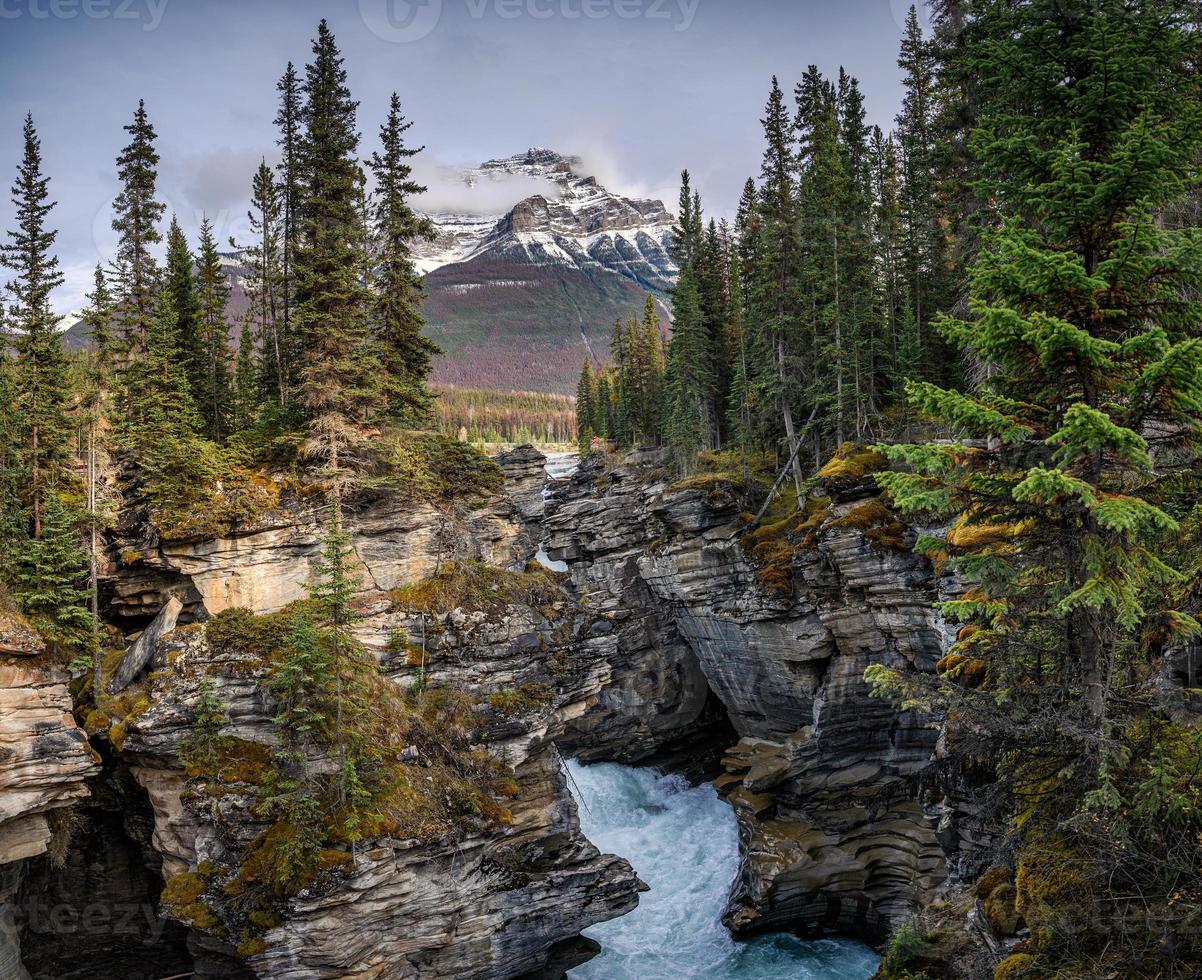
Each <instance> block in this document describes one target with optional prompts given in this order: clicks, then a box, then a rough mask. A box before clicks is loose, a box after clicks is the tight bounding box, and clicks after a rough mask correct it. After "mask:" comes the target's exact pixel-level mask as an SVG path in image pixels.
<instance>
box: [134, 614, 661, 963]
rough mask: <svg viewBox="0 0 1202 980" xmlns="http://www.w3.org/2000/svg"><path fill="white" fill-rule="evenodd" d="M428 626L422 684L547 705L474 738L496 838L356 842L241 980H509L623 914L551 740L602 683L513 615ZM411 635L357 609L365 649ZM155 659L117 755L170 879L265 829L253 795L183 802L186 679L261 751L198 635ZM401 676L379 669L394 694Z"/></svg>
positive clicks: (235, 668) (232, 788) (402, 623)
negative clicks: (502, 774)
mask: <svg viewBox="0 0 1202 980" xmlns="http://www.w3.org/2000/svg"><path fill="white" fill-rule="evenodd" d="M443 625H444V631H440V632H439V633H438V640H437V642H433V643H431V644H430V646H429V650H428V653H427V655H428V657H429V663H428V665H427V666H426V667H425V668H424V669H425V674H426V681H427V683H433V684H437V683H438V682H439V681H440V680H441V679H444V678H445V679H447V680H448V681H451V682H453V683H454V684H455V686H456V688H457V689H458V690H461V691H464V692H466V693H468V694H471V695H474V696H477V697H481V698H486V697H487V696H488V695H489V694H490V693H491V694H496V693H498V692H502V691H511V690H514V689H515V687H516V688H521V686H522V685H529V684H544V685H546V690H547V691H548V692H549V693H548V694H546V696H545V699H540V701H541V703H540V704H538V705H537V706H527V707H524V709H523V711H522V712H521V714H519V715H515V716H512V717H510V716H507V715H505V716H497V717H494V718H493V720H492V722H491V723H490V725H489V728H488V730H487V735H486V737H487V744H488V746H489V748H490V751H492V752H494V753H495V754H497V755H499V756H500V757H503V758H504V759H506V761H507V762H508V764H509V765H511V766H512V767H513V769H514V781H515V785H516V788H515V792H514V797H513V799H512V801H509V803H508V806H509V810H510V813H511V816H512V825H511V826H508V827H506V828H504V829H498V830H493V831H485V832H479V833H473V834H469V835H467V836H466V837H464V838H462V839H453V840H448V841H447V842H445V843H441V844H439V843H435V844H427V843H422V842H420V841H418V840H416V839H401V838H382V839H377V840H372V841H370V842H365V844H363V845H360V846H359V847H358V848H357V849H356V850H355V853H354V857H353V863H352V865H351V866H350V868H349V870H348V873H347V874H346V875H344V876H339V877H338V878H337V879H334V880H328V881H325V882H323V883H320V884H316V885H314V886H313V887H311V888H306V889H305V890H303V891H302V892H301V893H300V894H299V895H298V896H297V897H295V898H293V899H291V900H289V901H288V903H287V911H286V914H285V915H284V916H283V921H282V923H281V924H280V925H279V926H278V927H276V928H273V929H271V930H269V931H268V932H267V933H266V934H265V935H264V936H263V941H264V943H265V947H264V948H263V950H262V951H261V952H258V953H256V954H255V955H253V956H252V957H251V958H250V960H249V966H250V968H251V969H252V970H253V972H254V973H255V975H257V976H263V977H273V978H276V977H280V978H296V980H300V978H313V977H329V978H334V977H346V976H362V977H381V978H382V977H410V976H421V977H460V976H478V977H496V978H506V977H514V976H518V975H521V974H524V973H528V972H537V971H539V970H542V969H543V968H545V966H546V964H547V963H548V960H550V959H552V958H554V957H556V956H558V955H561V953H562V951H563V950H564V948H565V947H571V946H572V944H574V943H575V942H576V941H577V940H578V937H579V933H580V931H581V930H582V929H584V928H586V927H587V926H588V925H590V924H592V923H594V922H598V921H601V920H604V919H608V918H611V917H613V916H614V915H620V914H622V913H624V912H626V911H628V910H629V909H630V908H632V907H633V906H634V905H635V903H636V901H637V898H636V890H635V885H636V880H635V878H634V873H633V872H632V871H631V869H630V866H629V865H628V864H627V863H626V862H625V861H624V860H622V859H621V858H618V857H614V856H612V855H601V854H599V853H598V852H597V850H596V848H594V847H592V845H591V844H589V842H588V841H587V840H586V839H585V838H584V837H583V836H582V835H581V833H580V830H579V823H578V821H577V818H576V811H575V806H574V804H573V803H572V802H571V798H570V796H569V794H568V792H567V786H566V780H565V776H564V775H563V772H562V770H561V762H560V758H559V755H558V753H557V752H556V750H555V746H554V744H553V741H552V740H553V738H554V737H555V736H556V735H557V734H558V733H559V731H560V730H562V726H563V724H564V721H565V719H566V718H567V717H570V716H571V715H572V714H573V713H574V712H575V711H576V710H578V708H577V706H578V704H579V700H580V699H585V698H587V697H589V696H591V695H595V693H596V691H597V690H599V689H600V687H601V686H602V684H603V683H604V682H605V679H606V665H605V664H604V662H603V661H601V660H600V659H599V658H597V657H591V658H590V657H587V656H585V657H581V656H578V655H569V654H567V653H566V652H565V651H564V649H563V648H562V646H557V645H556V644H555V640H554V635H553V634H554V630H555V627H554V624H553V623H552V622H551V621H549V620H547V619H546V618H545V617H543V616H542V615H541V614H540V613H538V612H537V611H536V610H533V609H529V608H521V607H512V608H511V609H510V610H509V611H508V612H507V613H506V614H505V615H504V616H502V617H499V618H492V619H489V618H487V617H483V616H481V617H479V618H478V619H475V620H473V618H471V617H456V621H450V620H449V621H448V622H446V623H445V624H443ZM411 627H412V622H411V621H410V620H409V618H408V617H407V616H405V615H404V614H400V613H395V612H392V611H391V610H389V609H387V607H386V605H385V606H381V607H380V608H379V609H378V610H375V609H372V608H371V607H370V606H369V607H367V608H366V609H365V611H364V615H363V618H362V619H361V620H360V624H359V631H360V633H361V635H362V636H363V637H364V639H365V640H366V641H367V642H368V644H369V645H370V646H372V647H377V648H378V647H380V646H382V645H383V644H382V642H381V641H382V638H383V637H384V636H387V635H394V634H395V633H396V631H397V630H398V629H401V630H405V629H410V628H411ZM414 633H416V631H413V633H411V634H410V635H413V634H414ZM159 658H160V661H161V662H164V663H165V662H166V660H168V659H169V660H170V662H171V670H170V671H169V672H164V676H163V677H162V678H161V679H159V680H157V681H156V682H155V684H154V687H153V688H152V691H151V702H152V706H151V707H150V708H149V709H148V710H146V711H145V712H144V713H142V714H141V715H140V716H139V717H138V718H137V719H136V721H134V722H132V723H131V724H130V726H129V733H128V735H127V738H126V741H125V745H124V748H123V751H122V756H123V758H125V759H126V760H127V761H129V762H130V763H131V764H132V765H133V773H134V775H135V777H136V778H137V779H138V781H139V782H140V783H141V784H142V785H143V787H144V788H145V790H146V792H147V794H148V796H149V799H150V802H151V804H152V806H153V809H154V813H155V831H154V835H155V836H154V842H155V846H156V849H157V850H158V851H159V853H160V854H161V855H162V858H163V862H164V874H165V876H170V875H171V874H172V873H178V872H180V871H189V872H195V871H196V869H197V868H198V867H200V866H201V865H202V864H203V863H205V862H212V863H217V864H219V863H222V862H227V861H228V858H229V856H230V855H231V854H232V853H235V852H237V851H238V850H239V849H241V848H244V847H246V846H247V845H248V844H249V843H250V842H251V840H253V838H254V837H256V836H257V835H258V834H259V833H260V832H262V831H263V830H264V829H265V825H264V824H263V822H262V821H261V820H260V819H258V818H257V817H256V816H255V814H254V812H253V806H254V800H255V794H254V788H253V787H250V786H239V785H234V784H231V785H227V786H225V787H223V791H222V794H221V795H220V797H217V798H209V797H206V796H204V795H203V794H202V795H200V796H198V795H197V794H196V793H195V792H193V793H191V794H189V793H188V792H187V791H188V783H187V781H186V780H185V778H184V774H183V772H182V767H181V763H180V761H179V757H178V746H179V745H180V743H181V742H183V741H184V740H186V739H187V737H188V736H189V734H190V731H191V720H192V716H193V713H194V712H193V710H192V707H191V706H192V705H194V704H195V702H196V700H197V698H198V697H199V683H200V680H199V679H200V678H201V677H203V676H208V677H209V678H211V679H212V680H214V682H215V684H216V692H217V695H218V697H219V698H220V699H221V700H222V701H223V703H224V704H225V705H226V706H227V711H228V714H229V717H230V721H231V724H230V725H229V726H228V728H227V729H226V730H225V731H226V733H228V734H230V735H232V736H233V737H236V738H239V739H243V740H246V741H249V742H256V743H259V744H264V745H269V744H271V743H272V741H273V738H274V735H273V730H272V726H271V723H270V717H271V715H272V713H273V709H272V704H271V701H270V697H269V695H267V694H266V693H265V685H264V684H263V683H262V677H261V676H260V675H261V673H262V670H263V668H262V665H261V664H259V663H257V662H256V661H255V660H254V659H253V658H249V659H248V658H244V657H241V656H237V655H229V654H220V653H214V651H212V650H211V649H210V647H209V645H208V643H207V641H206V639H205V636H204V630H203V629H201V630H197V629H195V628H193V629H191V630H187V631H184V632H183V633H182V634H181V633H179V632H177V633H176V634H175V635H174V636H170V637H168V638H167V639H166V640H164V642H163V643H162V644H161V646H160V650H159ZM552 662H554V663H555V664H556V665H557V670H558V675H557V676H556V675H553V674H552V673H551V671H550V668H549V666H548V665H549V664H551V663H552ZM417 670H418V668H417V667H415V666H408V665H406V664H405V663H404V662H402V663H394V664H390V665H388V671H389V674H390V675H391V676H393V677H394V679H395V680H396V682H397V683H401V684H406V683H411V682H412V681H413V679H414V675H415V674H416V671H417ZM552 683H554V685H555V686H552ZM418 764H420V763H418ZM221 896H222V891H221V889H220V888H214V889H210V891H209V893H208V898H207V899H206V901H208V903H209V907H210V908H211V910H212V912H213V913H214V914H215V915H217V916H218V917H219V918H224V917H225V916H226V914H227V913H228V912H229V910H228V909H226V908H225V907H223V905H222V904H221V902H222V898H221ZM217 975H219V974H217Z"/></svg>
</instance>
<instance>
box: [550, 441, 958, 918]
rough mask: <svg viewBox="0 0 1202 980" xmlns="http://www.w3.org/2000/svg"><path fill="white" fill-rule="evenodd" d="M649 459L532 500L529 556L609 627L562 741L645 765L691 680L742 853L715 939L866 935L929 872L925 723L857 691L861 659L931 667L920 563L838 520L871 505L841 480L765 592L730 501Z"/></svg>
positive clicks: (927, 889) (937, 634) (932, 639)
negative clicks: (729, 731) (705, 710)
mask: <svg viewBox="0 0 1202 980" xmlns="http://www.w3.org/2000/svg"><path fill="white" fill-rule="evenodd" d="M662 462H663V461H662V459H660V458H657V457H656V456H655V455H654V454H646V453H644V454H633V455H631V456H630V457H628V458H627V459H626V460H625V461H623V462H621V463H619V464H617V465H612V464H610V465H603V464H599V463H591V464H589V465H586V466H585V467H582V468H581V470H579V471H578V472H577V473H576V474H575V476H574V477H573V478H572V479H571V480H570V481H568V482H566V483H564V484H562V485H560V486H559V487H558V488H557V489H556V491H555V492H554V493H553V494H552V498H551V501H550V505H549V508H548V515H547V518H546V526H547V532H548V541H547V550H548V553H549V554H550V555H551V556H552V557H554V558H561V559H563V560H564V561H566V562H567V563H568V565H569V568H570V572H571V576H572V581H573V582H574V583H575V585H576V587H577V588H578V589H580V590H581V591H582V592H583V593H586V594H587V595H588V597H589V601H590V602H591V603H593V604H595V606H596V607H597V608H599V609H613V610H621V615H622V616H623V617H624V622H622V623H621V624H620V625H619V626H618V630H617V638H616V646H617V650H616V651H615V656H614V658H613V662H614V679H613V682H612V683H611V685H610V687H609V688H608V689H607V690H606V691H605V692H603V694H602V696H601V699H600V700H599V702H598V704H597V705H596V706H595V707H594V708H592V709H591V710H590V711H589V712H588V713H587V714H586V715H585V716H584V717H583V718H582V719H581V720H580V721H578V722H577V723H576V724H575V725H574V726H573V727H572V729H571V730H570V731H569V733H568V739H569V741H571V742H573V743H576V744H580V745H581V746H583V747H584V749H585V753H586V754H587V755H591V756H593V757H598V758H601V757H608V758H619V759H623V758H628V759H637V758H640V757H642V756H644V755H648V754H650V752H651V750H652V749H653V747H654V746H655V745H657V744H660V743H662V742H664V741H666V740H670V739H671V738H673V737H674V736H678V735H679V734H680V733H682V732H684V731H687V730H688V729H689V727H690V725H692V724H693V723H694V722H695V720H696V718H697V714H698V712H699V710H700V706H701V704H702V703H703V701H704V691H705V689H706V688H707V686H708V687H709V688H710V689H712V690H713V692H714V693H715V694H716V695H717V696H718V698H720V700H721V702H722V705H723V706H724V707H725V710H726V712H727V714H728V715H729V718H730V721H731V723H732V724H733V726H734V728H735V730H736V732H737V736H738V742H737V744H735V745H734V746H733V747H732V748H731V749H730V750H729V751H728V752H727V754H726V756H725V759H724V766H725V770H726V772H725V775H723V776H722V777H721V778H720V779H719V782H718V785H719V787H720V788H721V790H722V791H723V792H724V793H725V794H726V795H727V796H728V797H729V799H730V801H731V804H732V805H733V806H734V808H735V812H736V814H737V815H738V819H739V826H740V833H741V839H742V850H743V862H742V868H741V870H740V875H739V880H738V882H737V884H736V887H735V890H734V894H733V896H732V901H731V906H730V909H729V911H728V914H727V920H728V924H729V926H730V927H731V929H732V930H733V931H734V932H735V933H736V934H743V935H746V934H751V933H754V932H757V931H762V930H765V929H802V930H806V931H810V932H815V933H821V932H827V931H829V932H842V933H845V934H853V935H860V936H863V937H865V938H868V939H870V940H873V941H879V940H881V939H882V938H883V936H884V934H885V933H886V932H887V930H888V927H889V926H890V925H891V924H894V923H896V922H898V921H900V920H902V919H904V918H905V917H907V916H908V915H909V914H910V913H911V911H912V910H913V909H914V908H916V907H918V906H921V905H922V904H924V903H925V902H927V901H928V900H929V899H930V898H931V896H932V895H933V894H934V892H935V889H936V888H937V886H938V885H939V884H940V883H941V882H942V881H943V880H944V878H945V877H946V875H947V870H946V861H945V856H944V853H943V850H942V848H941V847H940V843H939V839H938V836H937V817H935V816H934V815H933V814H928V813H927V812H925V811H924V808H923V807H922V805H921V804H920V803H919V802H918V799H917V793H916V786H915V776H916V774H917V773H918V772H919V771H920V770H922V769H923V768H924V767H925V766H926V765H927V764H928V762H929V760H930V759H931V756H932V752H933V751H934V749H935V745H936V740H937V737H938V731H937V728H936V726H935V725H933V724H932V722H931V720H930V719H928V718H924V717H921V716H918V715H916V714H913V713H909V712H899V711H898V710H897V709H896V708H895V707H894V705H892V704H891V703H889V702H887V701H883V700H880V699H877V698H873V697H871V696H870V693H869V688H868V686H867V684H866V683H865V682H864V679H863V675H864V670H865V668H866V667H868V666H869V665H870V664H873V663H883V664H886V665H889V666H892V667H899V668H902V669H904V670H911V671H931V670H933V669H934V666H935V663H936V661H937V659H938V658H939V656H940V655H941V652H942V651H943V649H944V645H945V637H944V635H943V627H942V624H941V622H940V620H939V617H938V615H937V613H936V612H935V611H934V609H933V602H934V600H935V599H936V595H935V583H934V581H933V576H932V573H931V570H930V567H929V566H928V565H926V564H925V563H924V562H923V561H922V560H921V559H919V558H917V557H915V556H914V555H912V554H911V553H910V552H909V550H908V549H906V548H905V547H900V548H898V547H882V546H880V545H879V544H878V543H877V542H876V541H874V540H873V539H872V538H871V537H870V536H869V535H868V534H866V533H865V531H864V529H863V528H859V527H857V526H856V524H857V522H856V521H846V522H843V521H840V517H841V516H843V515H846V514H848V513H850V512H851V511H852V510H854V509H855V508H856V507H857V506H860V505H862V503H863V501H864V499H865V498H866V497H869V496H871V495H872V494H874V493H875V491H874V490H873V489H872V488H871V487H870V486H861V487H858V488H857V487H853V488H847V489H846V491H845V492H844V493H843V494H842V495H839V494H836V495H835V497H834V500H833V503H832V506H831V509H830V511H829V513H828V514H827V515H826V517H825V519H824V522H823V525H822V530H821V531H820V533H817V534H815V535H814V536H813V540H812V542H811V543H810V545H809V546H808V547H800V548H797V549H796V553H795V555H793V557H792V558H791V559H790V561H791V568H790V569H789V574H790V578H791V585H790V587H789V588H787V589H783V590H782V589H779V588H768V587H766V586H765V585H764V584H763V582H761V581H760V579H761V578H762V576H759V575H758V574H757V572H758V569H757V567H756V565H755V564H754V563H753V562H752V561H751V560H750V559H749V557H748V555H747V554H746V553H745V551H744V547H743V545H742V544H741V543H740V536H741V525H740V523H739V517H738V508H737V506H736V501H735V500H734V499H733V495H732V494H730V493H725V492H723V490H722V488H721V487H717V488H715V487H708V488H706V487H701V488H696V489H681V490H674V489H673V488H672V487H671V486H670V484H669V482H668V479H667V477H666V476H665V475H664V473H665V470H664V468H663V467H662ZM840 525H844V526H840Z"/></svg>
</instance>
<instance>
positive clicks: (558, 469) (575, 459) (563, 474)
mask: <svg viewBox="0 0 1202 980" xmlns="http://www.w3.org/2000/svg"><path fill="white" fill-rule="evenodd" d="M579 465H580V454H579V453H548V454H547V462H546V463H545V464H544V466H543V469H545V470H546V471H547V476H549V477H550V478H551V479H552V480H563V479H565V478H567V477H569V476H571V475H572V473H573V471H575V469H576V467H577V466H579ZM547 489H549V488H544V489H543V497H544V499H545V498H546V496H547ZM534 560H535V561H537V562H538V563H539V564H540V565H542V566H543V567H544V568H549V569H551V571H553V572H566V571H567V570H568V563H567V562H566V561H557V560H555V559H554V558H552V557H551V556H550V555H548V554H547V550H546V548H544V547H543V545H542V544H541V543H540V544H539V546H538V551H537V552H535V554H534Z"/></svg>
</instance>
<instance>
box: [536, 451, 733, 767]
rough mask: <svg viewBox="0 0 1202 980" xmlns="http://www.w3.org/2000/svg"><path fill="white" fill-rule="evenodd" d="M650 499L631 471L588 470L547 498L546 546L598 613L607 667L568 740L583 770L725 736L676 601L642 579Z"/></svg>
mask: <svg viewBox="0 0 1202 980" xmlns="http://www.w3.org/2000/svg"><path fill="white" fill-rule="evenodd" d="M634 466H637V463H636V464H634ZM647 501H648V488H647V487H646V486H645V485H644V483H643V482H642V481H641V480H640V479H639V478H638V476H637V475H635V470H634V469H627V470H617V471H606V472H601V471H599V470H597V469H595V468H593V467H589V466H586V467H584V468H582V469H581V470H579V471H578V472H577V474H576V475H575V476H574V477H573V478H572V479H570V480H568V481H563V482H560V483H558V484H557V485H555V486H554V487H553V488H552V489H551V491H550V493H549V499H548V505H547V513H546V517H545V518H544V533H545V535H546V538H545V544H544V547H545V548H546V551H547V554H548V555H549V556H550V557H551V558H552V559H555V560H559V561H564V562H566V563H567V565H568V568H569V570H570V573H571V577H572V584H573V586H574V587H575V589H576V590H577V592H578V593H579V595H580V596H581V597H582V601H583V602H585V603H586V604H587V606H588V608H589V609H592V610H595V611H596V612H598V613H600V614H602V618H601V619H599V620H598V621H597V622H596V623H595V624H594V626H593V627H592V629H593V631H594V634H595V638H596V642H597V643H598V644H599V645H600V646H601V647H602V648H603V649H604V651H605V655H606V657H607V659H608V661H609V662H610V663H611V664H612V665H613V676H612V678H611V680H610V683H609V685H608V686H607V687H606V688H605V689H604V690H603V691H602V692H601V696H600V698H599V699H598V701H597V703H596V704H595V705H594V706H593V707H592V708H590V709H589V711H588V712H587V713H586V714H585V715H584V716H583V717H582V718H580V719H579V720H578V721H576V722H575V723H574V724H573V725H572V726H571V727H570V728H569V730H568V732H567V734H566V736H565V744H566V745H567V746H569V747H570V750H571V752H572V754H573V755H575V756H577V757H578V758H580V759H581V760H582V761H585V762H591V761H600V760H604V759H613V760H616V761H619V762H628V763H637V762H647V761H654V762H668V763H669V764H670V763H671V762H673V761H677V760H680V759H682V758H683V757H684V756H686V755H687V754H688V753H689V751H690V748H691V747H692V746H695V745H697V744H704V743H705V742H712V741H713V740H714V739H719V740H721V741H723V742H725V740H727V737H728V735H729V729H728V728H727V727H726V726H725V724H724V722H725V719H724V718H722V717H721V712H720V711H715V706H714V705H713V703H712V700H711V696H710V686H709V683H708V681H707V678H706V675H705V673H704V672H703V669H702V666H701V663H700V662H699V660H698V657H697V653H696V652H695V651H694V649H693V647H692V646H691V645H690V644H689V643H688V642H687V639H686V638H685V636H684V635H683V634H682V631H681V628H680V621H679V617H678V616H677V615H676V610H675V609H674V608H673V602H674V598H682V597H673V596H671V595H668V594H661V593H657V592H655V591H654V590H653V588H652V586H651V583H650V582H649V581H648V579H647V577H646V576H645V575H644V573H643V569H644V562H645V561H646V559H647V558H648V556H649V553H650V550H651V548H652V546H653V544H654V543H655V539H656V538H657V537H658V536H659V532H660V530H661V529H660V527H659V526H658V525H657V524H656V523H655V521H654V520H653V519H650V514H649V512H648V510H647Z"/></svg>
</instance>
